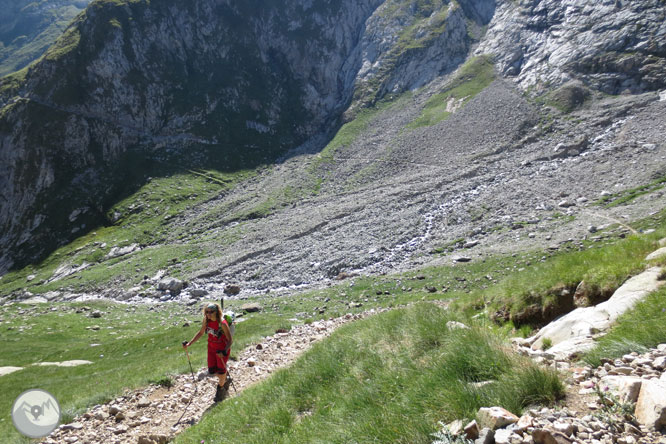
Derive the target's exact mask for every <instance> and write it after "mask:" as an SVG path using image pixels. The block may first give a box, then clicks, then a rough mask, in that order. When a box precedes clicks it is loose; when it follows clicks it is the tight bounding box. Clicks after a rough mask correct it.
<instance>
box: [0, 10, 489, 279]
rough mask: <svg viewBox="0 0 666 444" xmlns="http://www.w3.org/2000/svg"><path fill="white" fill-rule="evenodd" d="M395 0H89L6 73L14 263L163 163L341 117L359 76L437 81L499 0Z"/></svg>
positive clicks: (269, 152) (9, 242) (0, 153)
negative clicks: (50, 42) (35, 58)
mask: <svg viewBox="0 0 666 444" xmlns="http://www.w3.org/2000/svg"><path fill="white" fill-rule="evenodd" d="M383 3H384V2H382V1H380V0H367V1H361V2H351V1H344V0H340V1H335V2H328V1H290V2H287V3H286V4H282V5H279V6H277V5H276V4H274V3H272V2H267V1H254V2H244V3H242V4H241V3H238V2H232V1H222V2H221V1H212V0H209V1H197V2H193V3H191V4H188V5H183V4H181V3H179V2H160V3H158V4H155V3H150V2H135V1H132V2H111V1H98V2H95V3H93V4H91V5H90V7H89V8H88V9H87V10H86V12H85V14H83V15H81V16H79V17H78V18H77V20H76V21H75V22H74V23H73V24H72V25H71V26H70V28H69V29H68V30H67V31H66V32H65V34H64V35H63V36H62V37H61V38H60V39H59V40H58V42H57V43H56V44H55V46H54V47H52V48H51V49H50V50H49V51H48V52H47V54H46V56H45V57H44V58H43V59H42V60H41V61H40V62H39V63H38V64H37V65H35V66H34V67H32V68H31V69H30V70H29V71H28V72H27V73H25V74H24V77H22V76H13V77H8V78H6V79H4V80H3V87H2V90H3V91H2V97H3V98H2V104H3V105H4V106H3V111H2V117H1V118H0V134H1V135H0V159H1V160H2V162H1V164H2V169H3V170H2V175H1V177H2V179H1V180H2V182H1V183H0V189H2V190H3V191H2V193H3V199H2V200H1V202H2V203H1V204H0V205H2V211H1V214H2V219H1V220H0V226H1V227H2V233H3V234H2V239H1V242H0V244H1V245H2V246H3V247H5V248H3V251H4V253H3V257H2V259H1V260H0V263H1V264H2V267H0V268H2V269H7V268H8V267H10V266H11V265H12V264H14V263H18V264H23V263H26V261H29V260H32V259H34V258H36V257H39V256H40V255H41V254H42V253H44V252H45V251H48V249H49V248H52V247H53V246H54V244H55V243H57V241H55V242H54V240H55V239H68V238H71V235H72V234H75V233H76V232H79V231H80V230H81V229H84V227H85V226H90V225H95V224H99V223H102V222H103V221H104V217H103V214H102V213H103V210H104V208H105V206H107V205H108V203H109V202H112V201H114V200H115V199H117V198H118V194H119V193H120V192H121V191H126V189H127V187H126V185H128V184H130V187H129V189H130V190H131V188H132V187H131V185H132V184H134V185H136V184H138V183H140V182H141V181H142V180H144V174H146V171H147V170H148V169H149V168H150V164H151V163H154V162H163V163H167V164H169V163H172V164H173V163H178V164H179V165H185V166H187V165H202V164H207V165H213V166H215V167H217V168H222V169H236V168H249V167H252V166H253V165H256V164H258V163H265V162H269V161H271V160H272V159H274V158H275V157H276V156H277V155H279V154H282V153H284V152H285V151H287V150H288V149H291V148H294V147H296V146H298V145H300V144H303V143H304V142H306V141H308V140H309V139H310V138H312V137H313V136H315V135H318V134H321V133H326V132H327V131H330V129H331V128H332V126H334V125H335V123H336V122H337V120H338V118H339V116H340V114H341V113H342V112H343V111H344V110H345V109H347V107H348V105H349V104H350V102H351V99H352V96H353V94H354V93H355V92H356V94H358V95H359V96H360V97H369V99H368V100H369V101H370V102H372V101H374V100H376V99H377V98H379V97H381V96H382V95H383V94H384V93H385V91H386V90H392V91H393V90H404V89H406V88H411V87H418V86H420V85H422V84H424V83H425V82H427V81H428V80H431V79H432V78H433V77H434V76H436V75H438V74H440V73H442V72H446V71H449V70H451V69H452V68H454V67H455V66H456V65H457V64H459V63H460V62H462V60H464V58H465V56H466V54H467V53H468V51H469V48H470V46H471V43H472V41H473V39H472V38H471V37H470V36H469V35H468V33H467V27H468V26H469V27H471V26H472V25H474V26H476V27H478V26H481V25H482V24H483V20H484V19H488V18H489V14H488V13H487V11H486V10H487V9H488V7H487V6H485V5H486V4H489V3H490V2H488V0H477V1H473V2H465V3H466V4H467V3H468V4H469V5H468V6H466V7H461V6H460V5H459V4H458V3H456V2H451V3H449V2H443V1H434V2H421V3H423V5H422V4H421V3H414V4H411V3H409V4H407V3H405V4H403V2H397V1H393V2H386V3H385V4H383ZM477 5H478V6H477ZM479 8H480V9H481V12H480V13H479V12H478V11H477V9H479ZM477 22H478V23H477ZM443 30H444V32H443V33H442V31H443ZM387 36H389V38H388V39H387ZM449 37H451V41H449ZM433 48H434V49H433ZM442 54H446V56H445V57H441V58H440V57H439V56H441V55H442ZM423 56H432V57H436V59H435V61H431V62H429V66H428V69H426V70H422V69H421V68H422V67H421V66H420V65H419V63H418V62H417V61H418V59H420V58H421V57H423ZM391 64H392V65H395V66H396V70H393V69H386V68H383V70H382V67H386V66H391ZM373 70H375V71H377V72H374V71H373ZM359 73H360V74H359ZM357 78H358V79H362V82H361V81H357ZM362 83H365V84H367V85H362ZM175 159H178V160H175ZM146 175H147V174H146Z"/></svg>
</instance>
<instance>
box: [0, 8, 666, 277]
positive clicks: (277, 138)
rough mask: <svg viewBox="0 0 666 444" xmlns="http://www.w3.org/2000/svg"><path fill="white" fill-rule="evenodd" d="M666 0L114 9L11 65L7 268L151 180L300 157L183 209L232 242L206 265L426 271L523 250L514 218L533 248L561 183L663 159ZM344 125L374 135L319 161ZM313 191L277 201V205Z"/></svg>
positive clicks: (574, 192)
mask: <svg viewBox="0 0 666 444" xmlns="http://www.w3.org/2000/svg"><path fill="white" fill-rule="evenodd" d="M665 11H666V6H665V5H664V4H663V2H661V1H658V0H642V1H635V2H618V1H601V2H594V4H592V3H590V2H584V1H573V0H572V1H568V2H556V1H536V0H521V1H509V0H506V1H493V0H465V1H463V0H458V1H455V0H452V1H438V0H430V1H425V0H424V1H401V0H386V1H382V0H363V1H356V2H352V1H351V0H338V1H334V2H330V1H323V0H320V1H316V0H309V1H306V0H290V1H287V2H283V4H281V5H280V6H279V7H278V6H276V5H274V4H273V3H272V2H267V1H259V0H255V1H250V2H242V3H239V2H232V1H223V0H198V1H195V2H190V3H187V4H182V2H181V3H178V2H174V1H163V2H150V3H148V2H145V1H127V2H121V1H96V2H94V3H92V4H91V5H90V6H89V7H88V9H87V10H86V12H85V14H83V15H81V16H79V17H78V18H77V20H76V21H75V22H74V23H73V24H72V25H71V26H70V28H68V30H67V31H66V32H65V34H64V35H63V36H62V37H61V38H60V39H59V41H58V42H57V43H56V45H55V46H53V47H52V48H51V49H50V50H49V51H48V52H47V54H46V56H45V57H44V58H43V59H42V60H41V61H40V62H39V63H37V64H35V65H34V66H32V67H31V68H30V69H29V70H28V71H27V72H25V73H22V74H20V75H14V76H10V77H6V78H4V79H3V80H2V86H0V100H1V102H0V103H1V104H2V106H3V108H2V111H1V112H0V171H1V174H0V193H2V199H0V227H1V228H2V230H1V233H2V234H1V236H2V237H1V238H0V245H1V246H2V247H3V248H2V250H1V251H2V253H1V254H2V256H1V258H0V269H2V270H7V269H8V268H10V267H12V266H14V267H16V266H20V265H23V264H26V263H28V262H30V261H32V260H34V259H35V258H38V257H42V256H43V255H44V254H45V253H47V252H48V251H50V250H51V249H52V248H53V247H54V246H56V245H58V244H60V243H64V242H67V241H68V240H69V239H72V238H74V237H76V236H78V235H79V234H80V233H82V232H84V231H85V230H87V229H89V228H91V227H94V226H96V225H98V224H103V223H109V222H108V220H107V216H106V214H105V211H106V210H107V208H108V207H109V206H111V205H112V204H113V203H115V202H116V201H117V200H118V199H119V198H120V197H122V196H125V195H127V194H131V193H132V192H133V191H134V190H135V189H136V187H138V186H139V185H140V184H141V183H143V181H144V180H146V177H147V176H148V175H156V174H157V175H159V174H168V173H170V172H172V171H178V170H179V169H180V170H181V171H182V170H184V169H187V168H196V167H200V166H203V165H206V166H208V167H210V168H216V169H220V170H234V169H238V168H251V167H254V166H256V165H259V164H264V163H271V162H273V161H274V160H275V159H276V158H279V157H280V156H282V157H281V159H280V162H278V163H276V164H275V165H274V166H273V167H272V168H271V169H270V170H269V172H267V173H264V174H262V175H260V177H258V178H257V179H256V180H252V181H249V182H247V183H244V184H242V185H241V186H239V187H237V188H235V189H234V190H233V192H232V193H229V194H225V195H221V196H219V197H218V198H217V199H214V200H212V201H210V202H206V203H205V204H203V205H201V206H200V207H198V208H196V209H195V210H194V211H193V212H192V213H191V214H183V215H181V216H180V217H178V218H177V219H176V220H173V221H171V222H170V223H172V224H173V231H174V233H179V234H177V235H176V234H174V239H172V240H171V241H173V242H187V241H192V242H194V241H195V239H194V238H193V237H191V236H195V234H191V233H208V235H209V236H218V235H219V236H224V238H225V239H228V238H232V239H234V241H233V242H228V241H227V240H225V242H227V243H224V244H221V243H218V242H217V241H214V240H213V241H210V244H211V245H208V246H206V247H205V249H206V251H209V252H210V255H208V256H207V257H206V258H205V260H204V261H202V262H201V263H200V264H199V265H197V267H196V270H194V271H193V272H190V276H189V277H191V278H194V279H200V280H203V281H206V280H211V279H214V280H215V281H216V282H220V283H224V282H230V281H234V282H240V283H243V284H244V285H246V286H253V287H256V288H259V289H265V288H272V287H279V286H286V285H294V284H307V283H311V282H315V281H318V280H321V279H329V278H333V277H335V276H337V275H339V274H341V273H343V272H347V271H348V272H352V271H354V270H364V271H368V272H384V271H386V270H388V269H392V268H395V267H399V266H414V265H419V264H423V263H424V261H425V259H424V258H423V255H424V254H428V252H430V251H432V250H433V249H437V248H438V245H439V246H441V245H445V244H447V242H450V241H451V240H452V239H460V238H470V239H471V238H476V240H475V241H474V242H477V243H478V242H481V243H484V242H488V243H490V242H491V241H492V242H495V241H498V240H502V239H503V240H504V241H507V242H510V243H513V244H516V239H517V237H520V236H519V235H515V236H514V235H512V234H511V233H508V234H507V233H505V232H503V231H501V230H498V227H501V226H504V225H509V226H517V225H521V224H520V223H518V222H521V221H522V225H525V224H526V223H529V224H531V226H532V227H533V230H532V232H531V233H530V234H532V235H533V236H531V237H530V239H532V238H534V237H535V236H536V235H535V232H538V231H544V230H550V229H552V227H553V226H554V224H555V222H556V220H554V219H553V218H554V216H553V214H554V213H555V212H556V211H555V210H559V209H560V208H558V204H559V203H561V201H562V200H563V199H565V197H568V198H569V199H571V202H569V203H570V204H569V205H565V206H562V207H561V208H562V209H563V208H567V210H566V211H569V212H574V211H575V207H576V202H577V201H576V199H581V200H580V201H578V203H577V205H578V206H579V207H581V208H582V207H583V206H584V204H583V203H584V202H586V201H588V200H593V199H594V198H595V197H597V196H598V195H599V194H600V193H601V192H602V191H605V190H607V189H609V188H610V189H611V190H613V191H615V190H622V189H625V188H630V187H632V186H637V185H640V184H644V183H646V182H650V181H652V180H654V179H655V178H658V177H661V176H660V174H663V171H662V170H663V162H662V161H661V160H658V159H662V157H660V155H661V154H663V152H664V151H665V150H666V145H665V144H664V142H665V140H664V136H663V134H665V133H664V131H663V127H664V115H665V114H664V113H663V110H664V102H662V101H660V96H659V91H660V90H661V89H663V88H666V70H664V69H662V68H663V64H664V60H665V56H666V54H665V53H664V43H663V42H664V41H666V40H665V39H664V38H663V37H664V33H665V32H666V28H665V25H664V23H665V21H664V14H665ZM472 56H475V57H472ZM463 63H464V64H463ZM493 64H494V68H493ZM488 66H490V69H487V67H488ZM454 71H455V72H454ZM479 79H484V80H483V81H479ZM493 79H494V81H493ZM544 104H546V105H548V106H544ZM368 111H369V112H370V114H368ZM563 113H564V114H563ZM368 115H371V118H367V116H368ZM364 116H366V117H364ZM433 116H435V117H433ZM364 119H365V120H364ZM342 122H348V123H349V124H350V125H357V126H356V127H358V128H360V129H359V130H358V134H356V135H355V136H354V137H350V138H348V139H346V142H345V143H339V144H338V145H336V147H337V148H336V149H335V150H331V151H332V154H331V155H330V159H329V160H327V161H322V159H321V156H320V154H318V151H319V150H320V149H321V148H322V146H324V145H326V142H327V141H328V140H329V139H330V138H331V136H332V135H333V134H334V132H335V130H337V128H338V126H339V124H340V123H342ZM352 127H354V126H352ZM344 129H345V127H343V130H344ZM341 131H342V130H341ZM339 134H340V133H339ZM334 142H335V140H334ZM332 143H333V142H332ZM329 146H330V145H329ZM285 154H286V155H285ZM322 154H323V153H322ZM618 162H620V165H621V166H620V167H618V166H617V165H618ZM313 177H314V180H315V183H316V186H315V187H314V188H313V187H311V185H310V183H311V182H312V180H313ZM307 187H311V188H312V189H316V192H315V193H308V194H307V196H305V197H307V198H305V199H302V200H298V201H297V200H289V199H286V200H285V201H283V202H281V205H280V206H279V208H278V207H275V205H274V204H271V202H274V201H275V199H274V196H272V195H271V196H272V197H271V196H268V195H269V194H271V193H274V191H273V190H282V191H284V193H283V195H289V193H293V190H302V189H304V188H307ZM282 191H280V192H282ZM588 196H589V198H588ZM269 197H271V198H270V199H269ZM269 204H270V205H269ZM267 205H268V207H270V208H271V211H269V212H266V213H265V214H264V212H258V211H256V209H257V208H267ZM271 205H273V206H271ZM572 207H573V208H572ZM563 211H564V210H563ZM584 211H585V210H583V211H582V212H581V213H580V216H581V217H583V212H584ZM551 213H553V214H551ZM204 214H206V215H208V216H209V217H208V218H204V217H202V215H204ZM239 214H262V215H263V216H262V217H254V216H253V218H252V219H251V220H244V219H243V218H242V217H240V216H239ZM585 214H587V216H586V217H588V219H589V220H593V218H592V219H590V217H589V213H585ZM612 216H613V217H615V215H612ZM572 217H573V216H572ZM239 220H242V221H243V226H242V237H238V235H237V231H238V229H239V227H238V223H239ZM525 221H529V222H525ZM594 223H596V224H600V223H601V222H600V221H596V222H594ZM522 225H521V226H522ZM183 233H185V234H183ZM561 235H562V236H566V237H568V234H565V233H564V232H562V233H561ZM188 236H189V237H188ZM554 236H556V234H554ZM491 237H492V239H491ZM566 237H565V238H566ZM526 238H527V237H526ZM144 247H145V246H144ZM79 265H80V264H79ZM258 276H261V277H258Z"/></svg>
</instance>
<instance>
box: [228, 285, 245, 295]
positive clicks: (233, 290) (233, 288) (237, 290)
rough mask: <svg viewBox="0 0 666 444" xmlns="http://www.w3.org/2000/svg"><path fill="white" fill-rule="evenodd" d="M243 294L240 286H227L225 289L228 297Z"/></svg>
mask: <svg viewBox="0 0 666 444" xmlns="http://www.w3.org/2000/svg"><path fill="white" fill-rule="evenodd" d="M240 292H241V288H240V287H239V286H238V285H227V286H226V287H224V294H228V295H231V296H233V295H237V294H238V293H240Z"/></svg>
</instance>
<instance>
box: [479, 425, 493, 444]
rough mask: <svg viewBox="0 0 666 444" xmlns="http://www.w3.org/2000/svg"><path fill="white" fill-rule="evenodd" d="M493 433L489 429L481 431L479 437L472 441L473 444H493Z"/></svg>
mask: <svg viewBox="0 0 666 444" xmlns="http://www.w3.org/2000/svg"><path fill="white" fill-rule="evenodd" d="M494 443H495V431H494V430H492V429H489V428H485V429H481V431H480V432H479V437H478V438H476V439H475V440H474V444H494Z"/></svg>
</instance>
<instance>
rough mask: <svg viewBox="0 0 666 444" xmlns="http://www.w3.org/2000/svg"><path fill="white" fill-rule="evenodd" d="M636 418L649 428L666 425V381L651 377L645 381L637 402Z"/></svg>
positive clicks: (658, 427)
mask: <svg viewBox="0 0 666 444" xmlns="http://www.w3.org/2000/svg"><path fill="white" fill-rule="evenodd" d="M635 415H636V420H638V422H639V423H640V424H642V425H644V426H646V427H648V428H649V429H652V430H654V429H657V430H659V429H660V428H662V427H664V426H666V382H665V381H661V380H657V379H651V380H648V381H644V382H643V385H642V387H641V391H640V395H639V396H638V401H637V402H636V411H635Z"/></svg>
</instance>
